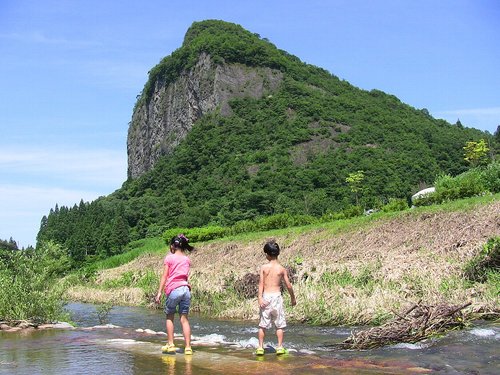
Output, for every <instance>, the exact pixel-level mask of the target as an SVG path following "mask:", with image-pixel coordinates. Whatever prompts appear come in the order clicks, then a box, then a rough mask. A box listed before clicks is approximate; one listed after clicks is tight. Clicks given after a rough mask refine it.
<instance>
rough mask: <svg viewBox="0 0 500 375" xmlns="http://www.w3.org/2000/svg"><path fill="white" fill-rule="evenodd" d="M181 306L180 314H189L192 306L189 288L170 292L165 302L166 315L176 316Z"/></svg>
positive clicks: (183, 287) (184, 287) (179, 288)
mask: <svg viewBox="0 0 500 375" xmlns="http://www.w3.org/2000/svg"><path fill="white" fill-rule="evenodd" d="M177 306H179V314H188V313H189V306H191V291H190V290H189V287H187V286H180V287H178V288H175V289H174V290H172V291H171V292H170V294H169V295H168V297H167V300H166V301H165V310H164V311H165V314H168V315H170V314H175V313H176V312H177Z"/></svg>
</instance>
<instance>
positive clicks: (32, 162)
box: [0, 145, 127, 187]
mask: <svg viewBox="0 0 500 375" xmlns="http://www.w3.org/2000/svg"><path fill="white" fill-rule="evenodd" d="M25 148H26V146H16V147H12V146H11V147H6V148H2V149H1V150H0V171H2V173H3V174H5V173H7V172H8V173H10V174H12V175H13V176H14V177H16V176H17V177H22V176H24V177H26V176H29V175H32V176H37V177H39V176H45V177H46V178H47V179H61V180H64V181H75V182H85V183H86V184H105V185H110V184H111V185H113V184H114V185H115V186H116V187H118V186H119V185H120V184H121V183H122V182H124V181H125V179H126V172H127V160H126V155H123V152H121V151H120V152H119V151H113V150H78V149H60V147H59V146H58V145H54V150H48V149H36V148H35V149H33V148H32V147H29V149H28V150H25Z"/></svg>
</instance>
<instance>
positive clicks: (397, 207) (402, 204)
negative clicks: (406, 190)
mask: <svg viewBox="0 0 500 375" xmlns="http://www.w3.org/2000/svg"><path fill="white" fill-rule="evenodd" d="M407 208H408V201H407V200H406V199H404V198H400V199H396V198H391V199H389V203H387V204H386V205H385V206H383V207H382V211H383V212H395V211H404V210H406V209H407Z"/></svg>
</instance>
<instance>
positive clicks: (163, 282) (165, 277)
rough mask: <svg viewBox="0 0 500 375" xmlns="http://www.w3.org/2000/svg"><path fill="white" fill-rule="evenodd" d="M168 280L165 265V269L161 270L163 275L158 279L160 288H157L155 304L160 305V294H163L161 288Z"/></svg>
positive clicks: (166, 266)
mask: <svg viewBox="0 0 500 375" xmlns="http://www.w3.org/2000/svg"><path fill="white" fill-rule="evenodd" d="M167 278H168V265H167V264H165V268H164V269H163V275H162V276H161V279H160V286H159V287H158V293H156V297H155V302H156V303H160V299H161V293H162V292H163V288H164V287H165V283H166V282H167Z"/></svg>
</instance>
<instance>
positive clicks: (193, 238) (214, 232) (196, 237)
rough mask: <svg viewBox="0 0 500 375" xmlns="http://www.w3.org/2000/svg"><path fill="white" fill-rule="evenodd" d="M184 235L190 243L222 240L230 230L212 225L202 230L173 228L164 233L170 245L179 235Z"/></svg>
mask: <svg viewBox="0 0 500 375" xmlns="http://www.w3.org/2000/svg"><path fill="white" fill-rule="evenodd" d="M181 233H182V234H184V235H185V236H186V237H187V238H188V239H189V242H190V243H193V242H202V241H210V240H214V239H216V238H221V237H224V236H227V235H228V234H229V229H228V228H225V227H220V226H216V225H210V226H206V227H200V228H191V229H187V228H172V229H168V230H166V231H165V232H164V233H163V239H164V240H165V242H166V243H167V244H170V240H171V239H172V238H173V237H175V236H177V235H179V234H181Z"/></svg>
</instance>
